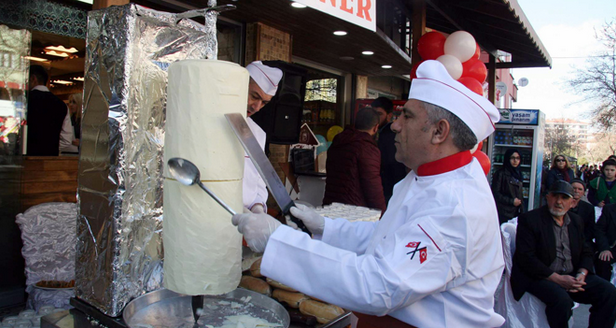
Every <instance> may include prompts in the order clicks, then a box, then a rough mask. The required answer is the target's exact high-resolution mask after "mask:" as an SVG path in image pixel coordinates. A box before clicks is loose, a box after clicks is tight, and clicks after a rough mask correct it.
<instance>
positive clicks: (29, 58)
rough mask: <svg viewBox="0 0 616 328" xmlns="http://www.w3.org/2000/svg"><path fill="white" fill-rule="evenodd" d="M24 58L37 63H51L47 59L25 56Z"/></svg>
mask: <svg viewBox="0 0 616 328" xmlns="http://www.w3.org/2000/svg"><path fill="white" fill-rule="evenodd" d="M24 58H25V59H27V60H31V61H37V62H47V61H49V60H47V59H45V58H39V57H32V56H24Z"/></svg>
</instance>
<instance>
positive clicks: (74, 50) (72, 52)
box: [45, 45, 78, 54]
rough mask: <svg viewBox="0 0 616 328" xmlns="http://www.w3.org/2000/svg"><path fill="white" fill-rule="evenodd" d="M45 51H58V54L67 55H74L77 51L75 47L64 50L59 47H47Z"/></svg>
mask: <svg viewBox="0 0 616 328" xmlns="http://www.w3.org/2000/svg"><path fill="white" fill-rule="evenodd" d="M45 50H55V51H60V52H68V53H69V54H74V53H76V52H77V51H78V50H77V49H76V48H75V47H70V48H64V46H62V45H60V46H57V47H56V46H48V47H45Z"/></svg>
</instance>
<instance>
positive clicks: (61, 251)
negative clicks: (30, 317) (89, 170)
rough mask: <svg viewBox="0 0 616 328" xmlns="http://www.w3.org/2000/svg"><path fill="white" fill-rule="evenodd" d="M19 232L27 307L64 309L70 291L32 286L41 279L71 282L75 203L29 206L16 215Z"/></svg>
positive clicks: (74, 242)
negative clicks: (48, 305) (23, 263)
mask: <svg viewBox="0 0 616 328" xmlns="http://www.w3.org/2000/svg"><path fill="white" fill-rule="evenodd" d="M15 222H16V223H17V225H18V226H19V229H20V230H21V239H22V241H23V247H22V248H21V253H22V255H23V257H24V259H25V261H26V266H25V271H26V285H27V287H26V292H28V295H29V297H28V303H27V306H28V307H29V308H33V309H37V310H38V308H39V307H40V306H41V305H47V304H50V305H54V306H56V307H64V308H66V307H68V304H69V299H70V298H71V297H72V296H74V292H73V290H72V289H55V290H45V289H40V288H37V287H35V284H36V283H37V282H39V281H43V280H56V281H66V282H68V281H71V280H73V279H75V244H76V243H77V236H76V235H75V223H76V222H77V205H76V204H75V203H44V204H39V205H35V206H32V207H30V208H29V209H28V210H27V211H25V212H24V213H20V214H18V215H17V218H16V219H15Z"/></svg>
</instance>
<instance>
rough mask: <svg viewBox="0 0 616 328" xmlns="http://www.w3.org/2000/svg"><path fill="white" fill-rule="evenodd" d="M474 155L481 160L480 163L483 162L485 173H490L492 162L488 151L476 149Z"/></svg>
mask: <svg viewBox="0 0 616 328" xmlns="http://www.w3.org/2000/svg"><path fill="white" fill-rule="evenodd" d="M473 157H475V158H476V159H477V160H478V161H479V164H481V168H482V169H483V173H485V174H486V175H488V173H490V164H491V163H490V159H489V158H488V155H486V153H484V152H482V151H476V152H475V153H474V154H473Z"/></svg>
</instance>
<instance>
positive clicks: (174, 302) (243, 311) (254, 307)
mask: <svg viewBox="0 0 616 328" xmlns="http://www.w3.org/2000/svg"><path fill="white" fill-rule="evenodd" d="M230 315H250V316H252V317H256V318H261V319H265V320H267V321H268V322H271V323H280V325H281V327H284V328H288V327H289V324H290V322H291V319H290V318H289V313H288V312H287V311H286V310H285V308H284V307H283V306H282V305H281V304H280V303H278V302H276V301H274V300H273V299H271V298H269V297H267V296H264V295H261V294H259V293H257V292H253V291H250V290H246V289H242V288H238V289H236V290H234V291H232V292H230V293H227V294H224V295H217V296H213V295H206V296H205V301H204V306H203V314H202V315H201V317H200V318H199V321H198V324H199V327H205V325H212V326H214V327H219V326H222V324H223V321H224V319H225V317H227V316H230ZM123 318H124V322H125V323H126V325H127V326H128V327H131V328H151V327H152V328H159V327H161V328H163V327H169V328H172V327H173V328H192V327H193V324H194V322H193V315H192V306H191V296H188V295H182V294H178V293H175V292H173V291H170V290H168V289H160V290H157V291H154V292H151V293H147V294H145V295H143V296H141V297H138V298H136V299H134V300H132V301H131V302H130V303H128V305H127V306H126V308H124V314H123Z"/></svg>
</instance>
